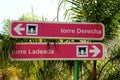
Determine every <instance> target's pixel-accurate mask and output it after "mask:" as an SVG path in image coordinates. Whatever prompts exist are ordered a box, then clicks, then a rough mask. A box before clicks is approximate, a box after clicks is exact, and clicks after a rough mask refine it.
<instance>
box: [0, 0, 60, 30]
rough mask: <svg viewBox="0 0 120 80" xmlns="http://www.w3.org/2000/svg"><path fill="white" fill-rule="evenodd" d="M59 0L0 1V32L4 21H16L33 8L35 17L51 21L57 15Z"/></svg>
mask: <svg viewBox="0 0 120 80" xmlns="http://www.w3.org/2000/svg"><path fill="white" fill-rule="evenodd" d="M58 2H59V0H0V25H1V26H0V31H1V30H2V29H1V27H2V22H3V21H4V20H6V19H10V20H18V18H19V17H20V16H22V15H23V14H25V13H30V12H31V8H32V6H33V10H34V13H35V15H37V16H39V17H42V16H44V17H46V18H47V20H49V21H53V19H54V18H55V17H56V15H57V7H58Z"/></svg>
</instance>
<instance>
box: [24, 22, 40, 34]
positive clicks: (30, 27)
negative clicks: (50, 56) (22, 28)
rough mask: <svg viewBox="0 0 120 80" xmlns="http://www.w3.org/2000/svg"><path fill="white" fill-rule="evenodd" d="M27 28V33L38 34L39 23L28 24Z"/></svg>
mask: <svg viewBox="0 0 120 80" xmlns="http://www.w3.org/2000/svg"><path fill="white" fill-rule="evenodd" d="M26 29H27V30H26V34H27V35H38V24H27V25H26Z"/></svg>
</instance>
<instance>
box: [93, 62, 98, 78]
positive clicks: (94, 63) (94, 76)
mask: <svg viewBox="0 0 120 80" xmlns="http://www.w3.org/2000/svg"><path fill="white" fill-rule="evenodd" d="M96 64H97V61H96V60H94V61H93V66H92V70H93V71H92V78H93V79H92V80H97V74H96Z"/></svg>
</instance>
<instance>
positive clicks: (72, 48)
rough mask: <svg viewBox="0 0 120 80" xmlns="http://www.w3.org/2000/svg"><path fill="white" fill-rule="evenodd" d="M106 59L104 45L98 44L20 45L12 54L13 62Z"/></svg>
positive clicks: (16, 46) (17, 45)
mask: <svg viewBox="0 0 120 80" xmlns="http://www.w3.org/2000/svg"><path fill="white" fill-rule="evenodd" d="M103 57H104V49H103V45H102V44H100V43H96V44H78V43H72V44H68V43H64V44H56V47H55V46H54V44H50V47H49V48H48V47H47V44H43V43H18V44H16V45H15V48H14V49H13V50H12V51H11V52H10V58H11V59H13V60H35V59H36V60H83V59H85V60H86V59H88V60H96V59H102V58H103Z"/></svg>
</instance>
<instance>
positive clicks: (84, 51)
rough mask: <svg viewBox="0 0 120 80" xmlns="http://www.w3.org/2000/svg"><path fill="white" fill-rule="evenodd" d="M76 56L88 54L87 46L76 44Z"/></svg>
mask: <svg viewBox="0 0 120 80" xmlns="http://www.w3.org/2000/svg"><path fill="white" fill-rule="evenodd" d="M76 52H77V57H87V56H88V46H77V51H76Z"/></svg>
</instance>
